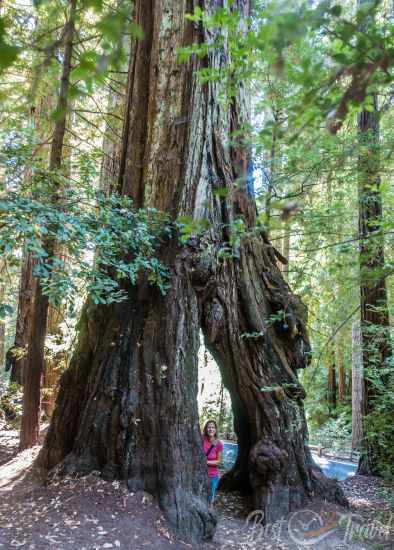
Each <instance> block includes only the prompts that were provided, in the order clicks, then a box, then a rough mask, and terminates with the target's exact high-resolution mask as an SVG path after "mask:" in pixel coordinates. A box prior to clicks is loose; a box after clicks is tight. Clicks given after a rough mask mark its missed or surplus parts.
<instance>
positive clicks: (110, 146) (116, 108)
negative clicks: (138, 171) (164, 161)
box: [99, 83, 126, 195]
mask: <svg viewBox="0 0 394 550" xmlns="http://www.w3.org/2000/svg"><path fill="white" fill-rule="evenodd" d="M124 90H125V91H126V83H125V85H124ZM124 109H125V96H124V95H122V94H120V93H119V94H117V93H115V92H114V91H111V92H110V93H109V94H108V104H107V112H108V113H114V114H115V115H117V116H119V117H123V115H124ZM114 120H116V122H113V121H112V120H111V123H107V125H106V128H105V135H104V138H103V160H102V162H101V170H100V184H99V187H100V190H101V191H103V193H105V195H110V194H111V193H113V192H114V191H116V190H117V186H118V181H119V169H120V157H121V153H122V139H121V138H120V137H118V132H119V134H120V133H121V131H122V128H121V127H120V128H119V123H118V121H117V119H114Z"/></svg>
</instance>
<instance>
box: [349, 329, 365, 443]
mask: <svg viewBox="0 0 394 550" xmlns="http://www.w3.org/2000/svg"><path fill="white" fill-rule="evenodd" d="M363 392H364V383H363V354H362V349H361V328H360V321H354V323H353V327H352V449H353V450H354V451H355V450H359V449H360V445H361V441H362V438H363V421H362V414H363V401H364V399H363Z"/></svg>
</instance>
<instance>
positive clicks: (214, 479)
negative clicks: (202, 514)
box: [209, 476, 220, 504]
mask: <svg viewBox="0 0 394 550" xmlns="http://www.w3.org/2000/svg"><path fill="white" fill-rule="evenodd" d="M219 479H220V477H219V476H215V477H210V478H209V481H210V482H211V493H210V495H209V503H210V504H212V502H213V501H214V500H215V495H216V489H217V488H218V485H219Z"/></svg>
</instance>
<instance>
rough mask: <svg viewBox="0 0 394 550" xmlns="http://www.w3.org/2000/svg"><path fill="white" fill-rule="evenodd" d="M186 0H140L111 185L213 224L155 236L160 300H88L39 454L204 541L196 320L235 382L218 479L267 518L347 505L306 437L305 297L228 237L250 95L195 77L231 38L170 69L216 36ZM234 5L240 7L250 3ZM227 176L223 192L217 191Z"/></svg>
mask: <svg viewBox="0 0 394 550" xmlns="http://www.w3.org/2000/svg"><path fill="white" fill-rule="evenodd" d="M202 4H203V8H207V9H215V6H217V2H215V1H213V0H212V1H210V2H208V1H205V2H203V3H202ZM193 5H194V3H193V2H190V1H186V0H181V2H180V1H179V0H148V1H146V0H137V2H136V3H135V17H136V22H137V23H138V24H139V25H141V26H142V28H143V30H144V39H143V40H141V41H138V42H136V43H135V45H134V48H133V53H132V62H131V66H130V71H129V82H128V107H127V111H126V120H125V126H124V140H123V153H122V161H121V165H120V184H119V188H120V190H121V192H122V193H124V194H126V195H128V196H131V197H132V198H133V199H134V201H135V204H136V205H137V206H138V207H141V206H150V207H151V206H153V207H155V208H157V209H159V210H164V211H166V212H168V213H169V214H170V215H172V216H173V217H177V216H179V215H187V216H191V217H193V218H194V220H196V221H198V220H203V219H206V220H208V221H209V222H210V228H209V230H208V231H207V232H206V233H205V234H204V235H203V236H201V237H197V236H192V237H191V238H190V239H189V241H188V243H187V245H186V246H181V245H180V244H179V242H178V240H177V238H176V236H174V237H173V238H172V239H171V240H169V241H168V242H166V243H163V245H162V247H161V249H160V252H159V254H158V256H159V258H160V259H161V260H162V261H164V262H165V263H166V264H167V265H168V266H169V268H170V271H171V276H170V284H171V286H170V289H169V291H168V292H167V294H166V295H165V296H163V295H161V294H160V292H159V291H158V290H157V289H154V288H152V287H150V286H149V283H148V282H147V281H146V280H144V279H143V278H141V279H140V281H139V282H138V284H137V285H136V286H135V287H129V288H128V292H129V299H128V300H127V301H126V302H124V303H122V304H115V305H113V306H110V307H93V306H92V305H91V304H87V305H86V306H85V309H84V313H83V316H82V319H81V323H80V338H79V344H78V349H77V351H76V353H75V355H74V357H73V360H72V364H71V366H70V369H69V370H68V371H67V372H66V373H65V374H64V376H63V378H62V382H61V388H60V393H59V398H58V401H57V405H56V409H55V412H54V416H53V420H52V423H51V427H50V429H49V432H48V436H47V439H46V442H45V445H44V447H43V450H42V452H41V454H40V458H39V462H40V463H41V465H43V466H45V467H46V468H51V467H53V466H55V465H59V471H66V472H87V471H91V470H92V469H100V470H101V471H102V473H103V475H105V476H108V477H110V478H112V477H121V478H123V479H125V480H126V482H127V484H128V486H129V488H130V489H131V490H136V489H144V490H146V491H149V492H151V493H153V494H155V495H156V496H157V498H158V500H159V503H160V505H161V507H162V508H163V510H164V511H165V513H166V515H167V517H168V518H169V520H170V521H171V522H172V524H173V525H174V526H175V527H176V528H177V530H178V532H179V533H181V534H182V535H183V536H185V537H187V538H189V539H193V540H201V539H206V538H209V537H211V536H212V534H213V528H214V525H215V518H214V516H213V515H212V514H211V513H210V511H209V510H208V498H207V497H208V493H207V489H208V487H207V472H206V461H205V458H204V455H203V453H202V450H201V439H200V434H199V427H198V411H197V356H198V348H199V330H200V327H201V328H202V330H203V333H204V336H205V339H206V345H207V346H208V348H209V350H210V351H211V352H212V354H213V355H214V357H215V359H216V361H217V363H218V365H219V368H220V370H221V373H222V378H223V383H224V385H225V387H226V388H227V389H228V390H229V391H230V395H231V399H232V404H233V410H234V418H235V429H236V432H237V434H238V438H239V457H238V460H237V463H236V465H235V467H234V468H233V470H232V471H231V472H230V473H229V474H228V475H227V476H226V478H225V479H224V481H223V485H225V486H227V487H232V488H241V489H243V490H245V491H250V492H252V494H253V498H254V502H255V505H256V506H258V507H259V508H262V509H264V511H265V512H266V521H272V520H275V519H277V518H278V517H280V516H281V515H282V514H283V513H286V512H287V511H289V510H291V509H294V507H296V506H298V505H300V504H301V503H302V502H303V501H304V500H305V499H306V498H308V496H309V495H312V494H317V493H319V492H322V491H324V494H325V496H326V497H327V498H338V499H339V500H341V493H340V492H339V491H338V490H337V487H336V484H335V483H333V482H332V483H329V482H328V480H326V479H325V478H324V477H323V476H322V475H321V474H320V473H319V472H318V471H316V470H314V468H313V464H312V460H311V456H310V454H309V451H308V449H307V447H306V442H307V430H306V423H305V417H304V412H303V405H302V398H303V396H304V392H303V389H302V387H301V386H300V384H299V383H298V379H297V374H296V371H297V369H298V368H303V367H305V366H306V364H307V356H308V352H309V344H308V339H307V336H306V333H305V310H304V307H303V306H302V304H301V303H300V302H299V300H297V299H296V298H295V297H294V296H293V295H292V294H291V292H290V289H289V287H288V286H287V284H286V283H285V282H284V281H283V279H282V277H281V274H280V271H279V270H278V268H277V267H276V256H275V251H274V249H273V247H272V246H271V245H270V243H269V242H268V241H267V239H266V238H265V237H264V235H260V236H255V237H244V238H242V239H240V240H239V242H238V243H235V244H234V245H233V248H232V245H230V242H229V235H230V232H231V228H230V225H231V222H232V221H233V220H234V218H235V216H239V217H243V219H244V221H245V223H246V225H250V224H251V223H253V218H254V214H255V204H254V201H253V200H252V198H251V197H249V196H248V195H247V192H246V190H245V189H241V190H239V189H236V184H235V182H236V181H237V180H238V179H239V176H240V174H239V171H240V163H239V159H240V158H242V157H243V156H244V155H245V152H244V151H243V150H242V145H241V144H239V145H238V146H236V147H235V146H233V147H229V146H228V145H227V143H226V141H227V139H228V136H229V135H230V134H231V132H232V131H233V130H235V129H236V128H239V127H240V126H241V124H242V121H243V120H245V119H246V118H247V116H248V113H247V108H246V107H247V105H246V102H245V100H244V98H243V96H242V94H241V91H240V96H239V97H238V98H237V99H236V100H234V102H233V103H232V105H231V106H228V105H225V104H224V103H222V102H220V100H219V84H218V83H215V82H213V83H208V84H206V85H204V86H201V85H200V84H199V82H198V79H197V74H196V71H197V69H198V68H200V67H201V66H202V64H205V66H206V65H209V66H213V67H216V68H218V67H220V66H224V65H226V64H227V63H228V54H227V52H226V50H225V49H224V50H221V51H217V50H215V51H212V52H211V53H209V54H208V56H207V58H206V59H205V60H203V61H201V60H199V59H198V58H194V57H193V58H192V59H191V60H190V61H189V62H188V63H185V64H179V61H178V58H177V50H178V48H179V47H181V46H184V45H188V44H191V43H193V42H196V41H197V42H198V41H200V42H202V41H205V42H208V41H211V40H213V39H214V36H213V34H212V31H207V30H203V29H202V28H201V27H200V26H198V25H194V24H193V23H191V22H190V21H188V20H187V18H186V17H185V14H186V13H187V12H190V11H193ZM196 5H197V3H196ZM234 8H238V9H241V10H242V11H243V13H245V14H246V13H247V12H248V10H249V6H248V3H247V2H245V1H243V0H238V1H236V2H235V3H234ZM238 147H239V148H240V150H237V149H238ZM223 187H224V188H227V190H228V193H227V195H226V196H225V197H223V196H221V195H218V194H217V193H216V192H215V191H216V190H217V189H221V188H223ZM235 191H237V192H235ZM224 250H225V251H226V254H223V251H224ZM273 314H275V317H277V318H278V321H276V322H275V324H272V322H270V320H269V319H270V318H271V316H272V315H273ZM250 333H258V336H257V337H256V338H248V337H247V336H248V335H250Z"/></svg>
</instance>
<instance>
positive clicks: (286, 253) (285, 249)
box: [282, 220, 291, 281]
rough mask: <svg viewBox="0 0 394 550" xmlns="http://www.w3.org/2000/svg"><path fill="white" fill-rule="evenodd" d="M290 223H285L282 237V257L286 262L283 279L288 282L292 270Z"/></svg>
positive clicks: (283, 268) (287, 221)
mask: <svg viewBox="0 0 394 550" xmlns="http://www.w3.org/2000/svg"><path fill="white" fill-rule="evenodd" d="M290 231H291V229H290V221H289V220H286V221H285V222H284V223H283V237H282V256H283V257H284V259H285V260H286V262H285V263H283V267H282V272H283V277H284V278H285V279H286V281H288V280H289V269H290V265H289V264H290Z"/></svg>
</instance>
